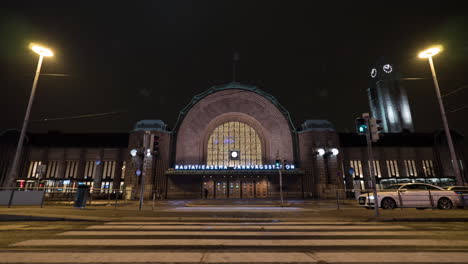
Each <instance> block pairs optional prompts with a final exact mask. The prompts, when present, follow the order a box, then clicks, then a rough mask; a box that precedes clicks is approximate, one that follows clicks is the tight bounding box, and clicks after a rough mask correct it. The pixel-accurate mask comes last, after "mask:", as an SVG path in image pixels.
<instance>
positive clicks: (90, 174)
mask: <svg viewBox="0 0 468 264" xmlns="http://www.w3.org/2000/svg"><path fill="white" fill-rule="evenodd" d="M95 175H96V161H94V160H88V161H86V165H85V173H84V178H85V179H94V176H95Z"/></svg>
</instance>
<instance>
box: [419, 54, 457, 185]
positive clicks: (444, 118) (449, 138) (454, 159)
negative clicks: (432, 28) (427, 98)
mask: <svg viewBox="0 0 468 264" xmlns="http://www.w3.org/2000/svg"><path fill="white" fill-rule="evenodd" d="M441 51H442V46H434V47H431V48H429V49H427V50H424V51H421V52H420V53H419V55H418V57H419V58H421V59H428V60H429V66H430V67H431V72H432V79H433V80H434V86H435V90H436V94H437V100H438V101H439V107H440V114H441V115H442V121H443V123H444V131H445V135H446V137H447V143H448V147H449V151H450V159H451V160H452V166H453V171H454V173H455V177H456V178H457V182H458V184H465V181H464V180H463V178H462V176H461V174H460V169H459V166H458V160H457V155H456V154H455V148H454V147H453V141H452V135H451V134H450V129H449V126H448V121H447V116H446V114H445V107H444V102H443V101H442V96H441V95H440V89H439V82H438V81H437V75H436V71H435V68H434V62H433V61H432V56H435V55H437V54H438V53H439V52H441Z"/></svg>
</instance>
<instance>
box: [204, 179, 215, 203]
mask: <svg viewBox="0 0 468 264" xmlns="http://www.w3.org/2000/svg"><path fill="white" fill-rule="evenodd" d="M205 189H206V190H208V197H206V198H207V199H214V181H213V180H204V181H203V190H202V197H203V198H205Z"/></svg>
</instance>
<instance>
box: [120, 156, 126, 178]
mask: <svg viewBox="0 0 468 264" xmlns="http://www.w3.org/2000/svg"><path fill="white" fill-rule="evenodd" d="M126 167H127V164H126V162H125V161H124V162H123V165H122V174H121V176H120V179H121V180H123V179H125V168H126Z"/></svg>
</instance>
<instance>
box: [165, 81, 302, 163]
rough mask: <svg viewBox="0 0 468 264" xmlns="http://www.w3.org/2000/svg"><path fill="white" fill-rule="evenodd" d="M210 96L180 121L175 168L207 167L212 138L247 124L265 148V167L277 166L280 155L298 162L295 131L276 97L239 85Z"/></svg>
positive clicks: (219, 89)
mask: <svg viewBox="0 0 468 264" xmlns="http://www.w3.org/2000/svg"><path fill="white" fill-rule="evenodd" d="M209 92H210V93H209V94H206V95H199V96H195V97H194V101H192V103H191V104H190V105H189V106H188V107H187V108H186V110H187V111H186V112H185V113H184V112H183V113H182V114H181V117H180V118H179V121H178V124H177V125H176V131H175V157H174V162H175V164H206V162H207V145H208V144H207V141H208V139H209V136H210V134H211V132H212V131H213V130H214V129H215V128H216V127H218V126H219V125H220V124H223V123H226V122H240V123H245V124H247V125H249V126H250V127H252V128H254V129H255V131H256V132H257V133H258V135H259V138H260V141H261V144H262V149H263V154H262V155H263V157H262V159H263V163H273V162H274V161H275V160H276V156H277V153H279V155H280V156H281V158H282V159H285V160H288V161H290V162H293V161H294V139H293V135H294V131H293V130H294V127H293V126H292V124H291V123H290V120H289V117H288V116H287V115H285V113H284V112H282V111H280V109H281V106H279V104H277V102H276V100H274V98H273V97H272V96H269V95H267V94H262V92H261V91H260V90H257V89H256V88H254V87H251V86H245V85H241V84H237V83H232V84H229V85H227V86H221V87H214V88H212V89H211V91H209ZM272 99H273V100H274V101H272Z"/></svg>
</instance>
